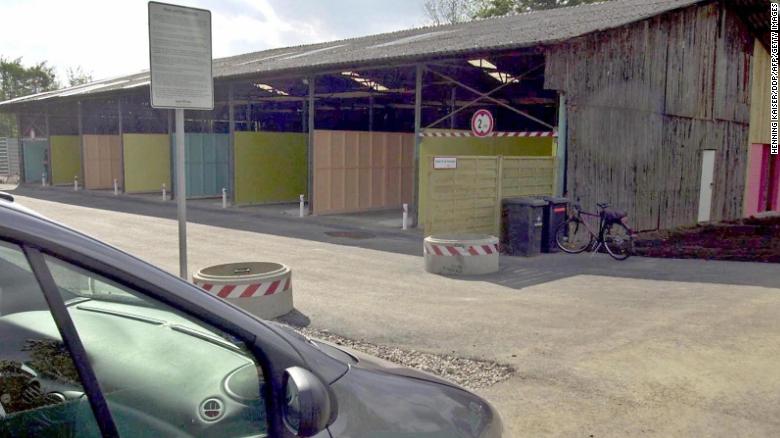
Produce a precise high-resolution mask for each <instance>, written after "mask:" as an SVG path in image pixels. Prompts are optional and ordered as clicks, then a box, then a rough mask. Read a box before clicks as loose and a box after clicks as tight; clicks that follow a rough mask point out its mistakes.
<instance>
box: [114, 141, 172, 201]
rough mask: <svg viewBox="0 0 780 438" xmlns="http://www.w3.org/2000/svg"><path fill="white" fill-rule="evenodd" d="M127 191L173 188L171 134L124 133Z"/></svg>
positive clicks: (137, 191) (153, 190)
mask: <svg viewBox="0 0 780 438" xmlns="http://www.w3.org/2000/svg"><path fill="white" fill-rule="evenodd" d="M123 144H124V155H123V159H124V160H123V161H124V168H125V192H127V193H145V192H146V193H148V192H156V191H159V190H160V188H161V187H162V185H163V184H165V186H166V187H168V189H169V190H170V188H171V143H170V139H169V137H168V134H124V137H123Z"/></svg>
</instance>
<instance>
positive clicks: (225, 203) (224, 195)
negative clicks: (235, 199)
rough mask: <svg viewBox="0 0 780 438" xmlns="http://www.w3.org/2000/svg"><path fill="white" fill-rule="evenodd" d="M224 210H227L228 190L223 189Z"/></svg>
mask: <svg viewBox="0 0 780 438" xmlns="http://www.w3.org/2000/svg"><path fill="white" fill-rule="evenodd" d="M222 208H227V189H226V188H224V187H222Z"/></svg>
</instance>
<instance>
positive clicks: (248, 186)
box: [234, 132, 308, 204]
mask: <svg viewBox="0 0 780 438" xmlns="http://www.w3.org/2000/svg"><path fill="white" fill-rule="evenodd" d="M306 139H307V137H306V134H298V133H288V132H236V133H235V141H234V145H235V154H234V156H235V186H234V187H235V200H236V204H259V203H269V202H286V201H297V200H298V195H301V194H306V183H307V178H308V165H307V163H308V159H307V144H306Z"/></svg>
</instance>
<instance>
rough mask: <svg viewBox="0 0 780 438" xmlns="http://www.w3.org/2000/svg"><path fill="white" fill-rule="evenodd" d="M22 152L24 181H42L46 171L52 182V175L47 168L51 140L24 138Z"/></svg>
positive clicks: (48, 178)
mask: <svg viewBox="0 0 780 438" xmlns="http://www.w3.org/2000/svg"><path fill="white" fill-rule="evenodd" d="M22 153H23V154H24V156H23V157H24V158H23V159H24V181H25V182H28V183H31V182H41V176H42V175H43V174H44V173H46V175H47V176H46V179H47V180H48V181H49V182H51V176H49V172H48V169H47V162H48V161H49V160H48V155H49V142H48V141H46V140H40V139H30V138H24V139H22Z"/></svg>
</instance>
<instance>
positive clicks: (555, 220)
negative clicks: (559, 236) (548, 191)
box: [542, 196, 569, 252]
mask: <svg viewBox="0 0 780 438" xmlns="http://www.w3.org/2000/svg"><path fill="white" fill-rule="evenodd" d="M542 199H543V200H544V201H545V202H547V205H545V206H544V214H543V215H542V222H544V226H543V227H542V252H558V251H559V248H558V244H557V243H556V242H555V232H556V231H557V230H558V226H560V224H562V223H564V222H566V210H567V207H568V205H569V199H568V198H560V197H557V196H544V197H542Z"/></svg>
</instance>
